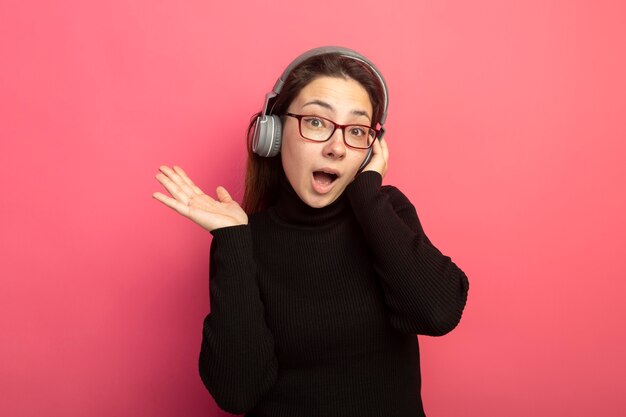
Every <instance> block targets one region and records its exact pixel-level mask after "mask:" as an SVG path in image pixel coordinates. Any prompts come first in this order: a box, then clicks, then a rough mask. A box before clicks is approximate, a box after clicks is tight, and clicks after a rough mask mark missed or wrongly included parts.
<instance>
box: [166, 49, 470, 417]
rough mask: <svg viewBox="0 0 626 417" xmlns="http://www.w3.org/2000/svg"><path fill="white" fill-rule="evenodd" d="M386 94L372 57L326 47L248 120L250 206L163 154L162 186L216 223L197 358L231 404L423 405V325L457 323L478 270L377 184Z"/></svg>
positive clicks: (268, 413) (261, 409)
mask: <svg viewBox="0 0 626 417" xmlns="http://www.w3.org/2000/svg"><path fill="white" fill-rule="evenodd" d="M387 101H388V100H387V88H386V85H385V82H384V79H383V78H382V76H381V75H380V73H379V72H378V70H377V69H376V67H375V66H374V65H373V64H372V63H371V62H370V61H369V60H367V59H366V58H365V57H363V56H361V55H359V54H358V53H356V52H354V51H352V50H349V49H345V48H335V47H325V48H317V49H314V50H312V51H308V52H306V53H305V54H303V55H301V56H300V57H298V58H297V59H296V60H295V61H294V62H293V63H292V64H291V65H290V66H289V67H288V68H287V70H285V73H284V74H283V76H282V77H281V78H280V79H279V80H278V82H277V84H276V86H275V88H274V90H273V91H272V92H271V93H268V96H267V98H266V103H265V108H264V109H263V111H262V112H260V113H259V114H258V115H256V117H255V118H253V121H252V122H251V125H250V126H249V129H248V151H249V159H248V169H247V174H246V190H245V196H244V201H243V208H244V209H245V210H244V209H242V208H241V207H240V206H239V205H238V204H237V202H235V201H234V200H233V199H232V198H231V196H230V195H229V193H228V192H227V191H226V190H225V189H224V188H223V187H218V188H217V190H216V198H212V197H210V196H208V195H206V194H204V193H203V192H202V190H200V188H198V187H197V186H196V185H195V184H194V183H193V182H192V181H191V179H189V177H188V176H187V175H186V174H185V172H184V171H183V170H182V169H181V168H178V167H174V168H173V169H171V168H169V167H165V166H162V167H161V168H160V173H159V174H157V179H158V181H159V182H160V183H161V184H162V185H163V186H164V187H165V189H166V190H167V191H168V192H169V193H170V194H171V196H172V197H168V196H166V195H164V194H161V193H155V194H154V197H155V198H156V199H158V200H159V201H161V202H163V203H164V204H165V205H167V206H169V207H171V208H173V209H174V210H176V211H177V212H178V213H180V214H182V215H183V216H185V217H188V218H189V219H191V220H193V221H194V222H196V223H197V224H199V225H200V226H202V227H203V228H205V229H206V230H208V231H209V232H211V234H212V235H213V241H212V243H211V261H210V262H211V263H210V296H211V298H210V301H211V313H210V314H209V315H208V316H207V317H206V319H205V322H204V328H203V340H202V346H201V352H200V361H199V366H200V376H201V378H202V381H203V382H204V384H205V385H206V387H207V389H208V390H209V391H210V392H211V394H212V395H213V398H214V399H215V401H216V403H217V404H218V405H219V406H220V407H221V408H223V409H224V410H226V411H228V412H231V413H236V414H243V413H245V415H246V416H248V417H250V416H256V417H307V416H311V417H321V416H324V417H339V416H360V417H367V416H394V417H402V416H407V417H408V416H411V417H415V416H423V415H424V410H423V406H422V401H421V397H420V386H421V380H420V368H419V349H418V341H417V338H416V335H417V334H423V335H431V336H438V335H443V334H446V333H448V332H449V331H450V330H452V329H453V328H454V327H455V326H456V325H457V323H458V322H459V320H460V318H461V314H462V312H463V309H464V306H465V303H466V299H467V292H468V287H469V284H468V281H467V278H466V276H465V274H464V273H463V272H462V271H461V270H460V269H459V268H458V267H457V266H456V265H455V264H454V263H453V262H452V261H451V260H450V258H449V257H447V256H444V255H442V254H441V252H440V251H439V250H437V248H435V247H434V246H433V245H432V244H431V242H430V241H429V239H428V238H427V237H426V235H425V234H424V231H423V229H422V226H421V225H420V222H419V219H418V217H417V214H416V212H415V208H414V207H413V205H412V204H411V203H410V201H409V200H408V199H407V198H406V197H405V196H404V195H403V194H402V193H401V192H400V191H399V190H398V189H397V188H395V187H392V186H382V185H381V183H382V179H383V177H384V175H385V172H386V171H387V163H388V158H389V152H388V148H387V144H386V142H385V139H384V138H382V133H383V132H384V130H383V128H382V124H383V123H384V119H385V117H386V111H387ZM376 138H378V139H379V140H376ZM278 151H279V153H278V154H277V155H276V156H272V155H274V154H276V153H277V152H278Z"/></svg>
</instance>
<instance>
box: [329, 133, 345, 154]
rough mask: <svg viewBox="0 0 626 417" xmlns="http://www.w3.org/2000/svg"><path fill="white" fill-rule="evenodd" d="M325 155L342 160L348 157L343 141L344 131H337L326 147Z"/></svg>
mask: <svg viewBox="0 0 626 417" xmlns="http://www.w3.org/2000/svg"><path fill="white" fill-rule="evenodd" d="M324 155H325V156H327V157H329V158H336V159H342V158H343V157H344V156H346V144H345V142H344V140H343V130H342V129H337V130H335V131H334V132H333V134H332V136H331V137H330V139H328V141H327V142H326V146H324Z"/></svg>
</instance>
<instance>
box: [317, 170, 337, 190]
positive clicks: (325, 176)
mask: <svg viewBox="0 0 626 417" xmlns="http://www.w3.org/2000/svg"><path fill="white" fill-rule="evenodd" d="M337 178H339V177H338V175H337V174H333V173H330V172H324V171H314V172H313V180H314V181H315V182H316V183H318V184H320V185H322V186H327V185H330V184H332V183H333V182H334V181H335V180H336V179H337Z"/></svg>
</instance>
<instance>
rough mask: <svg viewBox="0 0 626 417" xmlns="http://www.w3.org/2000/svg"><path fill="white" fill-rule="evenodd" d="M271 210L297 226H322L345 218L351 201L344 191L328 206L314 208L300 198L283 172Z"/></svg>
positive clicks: (281, 218)
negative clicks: (276, 197) (278, 190)
mask: <svg viewBox="0 0 626 417" xmlns="http://www.w3.org/2000/svg"><path fill="white" fill-rule="evenodd" d="M271 210H272V211H274V213H275V214H276V216H277V217H278V218H279V219H280V220H282V221H284V222H286V223H289V224H292V225H297V226H309V227H320V226H327V225H329V224H333V223H335V222H337V221H339V220H341V219H342V218H345V216H346V213H347V212H348V211H349V202H348V198H347V197H346V193H345V192H344V193H342V194H341V195H340V196H339V198H337V200H335V201H334V202H332V203H331V204H329V205H328V206H326V207H322V208H313V207H311V206H309V205H308V204H306V203H305V202H304V201H302V200H301V199H300V197H299V196H298V194H297V193H296V191H295V190H294V189H293V187H292V186H291V184H290V183H289V181H288V180H287V177H286V176H285V174H283V175H281V177H280V192H279V196H278V199H277V200H276V204H275V205H274V206H273V207H272V208H271Z"/></svg>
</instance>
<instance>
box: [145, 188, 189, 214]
mask: <svg viewBox="0 0 626 417" xmlns="http://www.w3.org/2000/svg"><path fill="white" fill-rule="evenodd" d="M152 197H154V198H155V199H157V200H159V201H160V202H161V203H163V204H165V205H166V206H168V207H170V208H172V209H174V210H175V211H176V212H178V213H180V214H182V215H183V216H185V217H189V207H188V206H187V205H186V204H183V203H181V202H180V201H178V200H176V199H173V198H171V197H168V196H166V195H165V194H163V193H159V192H156V193H154V194H152Z"/></svg>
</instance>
